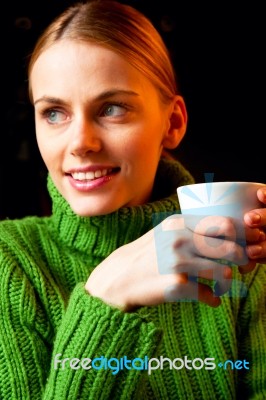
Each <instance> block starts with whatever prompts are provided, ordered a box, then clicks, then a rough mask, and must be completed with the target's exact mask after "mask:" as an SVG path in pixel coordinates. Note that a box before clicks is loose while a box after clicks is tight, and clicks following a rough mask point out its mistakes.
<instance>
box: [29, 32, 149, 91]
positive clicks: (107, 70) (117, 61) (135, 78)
mask: <svg viewBox="0 0 266 400" xmlns="http://www.w3.org/2000/svg"><path fill="white" fill-rule="evenodd" d="M30 79H31V86H32V90H33V93H34V92H35V91H36V90H38V88H51V87H52V86H53V87H54V88H56V87H59V86H60V87H61V88H62V87H63V86H66V85H67V86H72V87H74V86H75V85H77V86H78V87H79V89H80V90H81V89H82V88H81V87H80V84H81V81H83V85H84V88H85V86H86V90H89V89H90V88H91V89H92V88H94V89H95V87H98V88H100V87H101V86H106V85H110V84H112V85H113V86H117V85H119V87H120V86H125V87H127V88H128V87H130V88H131V89H132V90H136V91H147V90H148V91H151V90H152V91H154V92H156V89H155V88H154V86H153V84H152V83H151V82H150V81H149V80H148V79H147V78H146V77H145V76H144V74H143V73H142V72H140V71H139V70H138V69H136V68H135V67H133V66H132V65H131V64H130V63H129V62H128V61H127V60H126V59H125V57H123V56H122V55H120V54H118V53H116V52H115V51H112V50H110V49H108V48H106V47H104V46H100V45H97V44H95V43H91V42H84V41H73V40H67V39H64V40H61V41H59V42H56V43H55V44H54V45H52V46H51V47H49V48H48V49H46V50H45V51H44V52H43V53H41V54H40V56H39V57H38V59H37V60H36V62H35V64H34V66H33V69H32V73H31V77H30ZM83 85H82V86H83Z"/></svg>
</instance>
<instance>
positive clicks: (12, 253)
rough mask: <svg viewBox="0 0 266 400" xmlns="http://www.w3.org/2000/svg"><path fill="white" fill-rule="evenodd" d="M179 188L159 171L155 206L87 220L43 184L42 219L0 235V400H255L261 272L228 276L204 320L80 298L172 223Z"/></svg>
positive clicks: (260, 377) (259, 394)
mask: <svg viewBox="0 0 266 400" xmlns="http://www.w3.org/2000/svg"><path fill="white" fill-rule="evenodd" d="M189 182H192V178H191V176H190V174H189V173H188V172H187V171H186V170H185V169H184V168H183V167H182V166H181V165H180V164H179V163H178V162H174V161H162V162H161V163H160V165H159V169H158V173H157V177H156V183H155V188H154V193H153V199H154V200H152V201H151V202H150V203H148V204H146V205H143V206H138V207H129V208H122V209H120V210H118V211H116V212H114V213H111V214H108V215H105V216H99V217H91V218H86V217H79V216H76V215H75V214H74V213H73V212H72V211H71V209H70V207H69V205H68V204H67V203H66V202H65V200H64V199H63V198H62V197H61V195H60V194H59V193H58V192H57V190H56V189H55V187H54V185H53V183H52V182H51V180H50V179H49V181H48V188H49V192H50V195H51V197H52V201H53V213H52V215H51V216H50V217H41V218H40V217H27V218H24V219H21V220H11V221H9V220H7V221H2V222H1V223H0V287H1V289H0V290H1V296H0V399H3V400H20V399H21V400H27V399H33V400H38V399H46V400H48V399H53V400H63V399H71V400H72V399H73V400H76V399H86V400H88V399H93V400H100V399H103V400H105V399H112V400H113V399H119V400H123V399H130V400H131V399H140V400H142V399H151V400H154V399H162V400H177V399H182V400H183V399H196V400H201V399H203V400H208V399H210V400H214V399H225V400H231V399H261V400H262V399H264V400H265V399H266V387H265V378H266V354H265V343H266V335H265V324H266V317H265V296H266V292H265V282H266V269H265V266H262V265H261V266H258V267H257V269H256V270H255V271H253V272H252V273H249V274H247V275H245V276H241V275H240V274H238V272H237V271H235V276H234V281H233V284H232V288H233V289H232V291H231V293H229V294H226V295H224V296H223V301H222V305H221V306H219V307H218V308H215V309H214V308H211V307H208V306H206V305H204V304H201V303H198V302H190V301H183V302H182V301H179V302H175V303H167V304H162V305H160V306H154V307H143V308H140V309H139V310H138V311H136V312H132V313H124V312H122V311H120V310H118V309H116V308H113V307H110V306H109V305H107V304H105V303H103V302H102V301H101V300H100V299H97V298H94V297H92V296H90V295H89V294H88V293H87V292H86V291H85V289H84V285H85V282H86V281H87V279H88V276H89V274H90V273H91V271H92V270H93V268H95V267H96V266H97V265H98V264H99V263H100V262H101V261H102V260H103V259H104V258H105V257H107V256H108V255H109V254H110V253H111V252H112V251H113V250H115V249H116V248H117V247H119V246H121V245H123V244H125V243H128V242H131V241H132V240H135V239H136V238H138V237H139V236H140V235H142V234H143V233H145V232H146V231H147V230H149V229H151V228H152V227H153V226H154V224H157V223H158V222H159V221H160V220H161V219H162V218H164V217H166V216H167V215H168V214H169V213H173V212H176V211H177V212H178V201H177V196H176V194H175V191H176V187H177V186H179V185H183V184H186V183H189ZM243 285H245V286H243ZM243 287H245V289H246V292H245V291H244V292H245V294H244V295H243V290H242V289H243ZM96 358H98V360H95V359H96ZM152 358H153V360H152ZM206 359H207V360H206ZM208 359H209V360H208ZM226 360H231V361H230V362H229V361H228V362H227V363H225V361H226ZM237 361H238V362H237ZM220 363H222V365H221V364H220ZM219 364H220V366H219ZM149 365H150V366H151V367H152V368H153V369H152V370H150V371H148V370H147V368H148V366H149Z"/></svg>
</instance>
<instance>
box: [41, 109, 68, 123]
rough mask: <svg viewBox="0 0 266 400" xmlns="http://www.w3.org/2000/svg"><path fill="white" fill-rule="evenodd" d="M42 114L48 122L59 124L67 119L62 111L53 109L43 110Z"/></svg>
mask: <svg viewBox="0 0 266 400" xmlns="http://www.w3.org/2000/svg"><path fill="white" fill-rule="evenodd" d="M43 115H44V117H45V118H46V119H47V121H48V122H49V123H50V124H59V123H61V122H64V121H65V120H66V119H67V116H66V115H65V114H64V113H63V112H62V111H58V110H54V109H49V110H45V111H44V113H43Z"/></svg>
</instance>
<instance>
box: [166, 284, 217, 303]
mask: <svg viewBox="0 0 266 400" xmlns="http://www.w3.org/2000/svg"><path fill="white" fill-rule="evenodd" d="M165 301H167V302H177V301H200V302H202V303H205V304H207V305H209V306H210V307H218V306H219V305H220V304H221V299H220V298H219V297H218V296H215V295H214V293H213V291H212V289H211V288H210V286H208V285H204V284H202V283H196V282H192V281H187V282H186V283H184V284H181V285H172V286H168V287H167V288H166V289H165Z"/></svg>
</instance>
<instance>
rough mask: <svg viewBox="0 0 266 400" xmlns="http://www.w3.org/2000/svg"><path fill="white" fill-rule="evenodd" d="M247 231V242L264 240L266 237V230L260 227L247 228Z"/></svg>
mask: <svg viewBox="0 0 266 400" xmlns="http://www.w3.org/2000/svg"><path fill="white" fill-rule="evenodd" d="M245 233H246V241H247V242H263V241H264V240H265V239H266V235H265V232H264V231H263V230H261V229H258V228H246V229H245Z"/></svg>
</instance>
